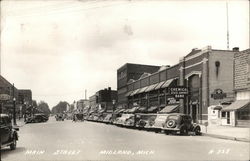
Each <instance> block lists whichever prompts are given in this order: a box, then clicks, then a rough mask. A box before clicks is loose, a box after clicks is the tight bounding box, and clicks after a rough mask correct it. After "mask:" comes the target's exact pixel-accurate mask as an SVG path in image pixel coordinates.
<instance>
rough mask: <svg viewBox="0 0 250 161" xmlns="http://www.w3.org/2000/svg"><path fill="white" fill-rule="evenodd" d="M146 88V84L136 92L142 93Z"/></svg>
mask: <svg viewBox="0 0 250 161" xmlns="http://www.w3.org/2000/svg"><path fill="white" fill-rule="evenodd" d="M147 88H148V86H146V87H143V88H141V89H140V90H139V91H138V92H137V93H138V94H139V93H143V92H145V90H146V89H147Z"/></svg>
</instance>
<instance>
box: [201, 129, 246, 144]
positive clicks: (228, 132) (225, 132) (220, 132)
mask: <svg viewBox="0 0 250 161" xmlns="http://www.w3.org/2000/svg"><path fill="white" fill-rule="evenodd" d="M200 126H201V132H202V135H205V136H211V137H216V138H221V139H229V140H236V141H244V142H250V132H249V131H250V128H246V127H245V128H243V127H232V126H218V125H217V126H216V125H210V126H207V127H205V126H204V125H200Z"/></svg>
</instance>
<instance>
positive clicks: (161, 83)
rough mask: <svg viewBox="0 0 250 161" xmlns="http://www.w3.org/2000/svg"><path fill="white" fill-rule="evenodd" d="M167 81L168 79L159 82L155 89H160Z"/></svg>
mask: <svg viewBox="0 0 250 161" xmlns="http://www.w3.org/2000/svg"><path fill="white" fill-rule="evenodd" d="M165 82H166V81H162V82H160V83H158V84H157V86H156V87H155V90H157V89H160V88H161V86H162V85H163V84H164V83H165Z"/></svg>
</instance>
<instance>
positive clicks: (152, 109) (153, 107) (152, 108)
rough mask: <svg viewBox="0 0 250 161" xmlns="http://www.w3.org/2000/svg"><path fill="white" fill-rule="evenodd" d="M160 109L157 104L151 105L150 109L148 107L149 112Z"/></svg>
mask: <svg viewBox="0 0 250 161" xmlns="http://www.w3.org/2000/svg"><path fill="white" fill-rule="evenodd" d="M157 109H158V107H157V106H151V107H150V108H149V109H148V112H156V111H157Z"/></svg>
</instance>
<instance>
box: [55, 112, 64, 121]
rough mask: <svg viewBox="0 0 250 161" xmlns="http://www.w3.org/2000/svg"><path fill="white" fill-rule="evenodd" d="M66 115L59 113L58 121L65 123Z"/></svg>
mask: <svg viewBox="0 0 250 161" xmlns="http://www.w3.org/2000/svg"><path fill="white" fill-rule="evenodd" d="M64 118H65V117H64V114H62V113H59V114H57V115H56V121H64Z"/></svg>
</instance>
